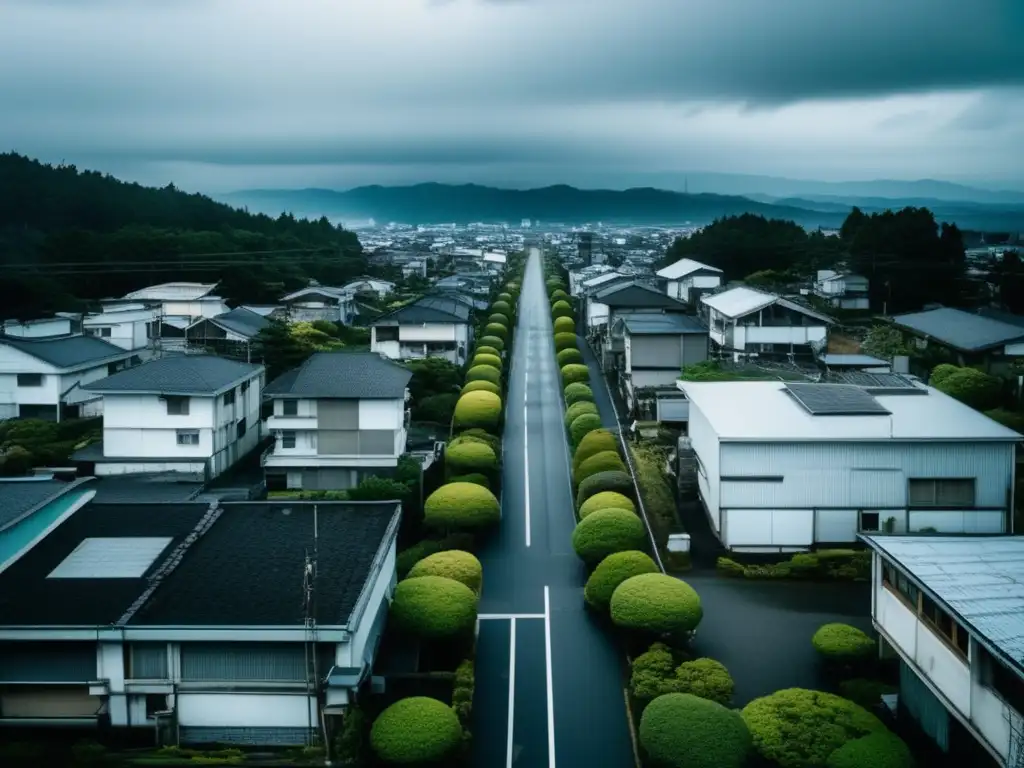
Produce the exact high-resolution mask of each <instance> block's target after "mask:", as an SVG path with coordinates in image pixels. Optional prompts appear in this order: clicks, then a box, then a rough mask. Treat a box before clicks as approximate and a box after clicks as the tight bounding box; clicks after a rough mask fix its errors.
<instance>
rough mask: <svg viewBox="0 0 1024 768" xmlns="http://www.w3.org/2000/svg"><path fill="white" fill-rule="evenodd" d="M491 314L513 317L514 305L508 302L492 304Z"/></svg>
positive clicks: (499, 301)
mask: <svg viewBox="0 0 1024 768" xmlns="http://www.w3.org/2000/svg"><path fill="white" fill-rule="evenodd" d="M491 314H492V315H493V314H498V315H504V316H505V317H512V305H511V304H510V303H508V302H507V301H501V300H498V301H496V302H494V303H493V304H491Z"/></svg>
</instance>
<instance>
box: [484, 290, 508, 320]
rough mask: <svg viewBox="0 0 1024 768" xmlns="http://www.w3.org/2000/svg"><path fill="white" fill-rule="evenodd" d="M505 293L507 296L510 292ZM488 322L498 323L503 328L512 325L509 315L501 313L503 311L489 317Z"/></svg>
mask: <svg viewBox="0 0 1024 768" xmlns="http://www.w3.org/2000/svg"><path fill="white" fill-rule="evenodd" d="M505 295H506V296H507V295H508V294H505ZM487 322H488V323H497V324H498V325H500V326H501V327H502V328H509V327H510V326H511V323H509V321H508V317H507V316H506V315H503V314H501V312H495V313H494V314H493V315H491V316H490V317H488V318H487Z"/></svg>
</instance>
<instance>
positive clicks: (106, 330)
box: [82, 303, 160, 359]
mask: <svg viewBox="0 0 1024 768" xmlns="http://www.w3.org/2000/svg"><path fill="white" fill-rule="evenodd" d="M82 329H83V331H84V333H85V335H86V336H95V337H96V338H100V339H103V340H105V341H109V342H110V343H111V344H114V345H116V346H118V347H121V348H122V349H130V350H133V351H135V352H137V353H138V354H139V356H140V357H141V358H143V359H145V358H147V357H151V356H152V355H153V354H155V353H156V352H157V347H158V342H159V339H160V310H159V308H157V307H152V306H146V305H144V304H142V303H134V304H120V305H110V306H109V307H107V308H105V309H104V310H103V311H102V312H94V313H90V314H88V315H86V316H85V317H84V318H83V319H82Z"/></svg>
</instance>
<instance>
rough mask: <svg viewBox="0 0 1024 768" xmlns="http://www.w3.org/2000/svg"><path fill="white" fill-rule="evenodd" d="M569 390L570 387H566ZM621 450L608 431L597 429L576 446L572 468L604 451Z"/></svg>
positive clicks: (573, 385)
mask: <svg viewBox="0 0 1024 768" xmlns="http://www.w3.org/2000/svg"><path fill="white" fill-rule="evenodd" d="M569 386H570V387H576V386H586V385H585V384H570V385H569ZM566 389H569V387H566ZM617 450H619V439H618V438H617V437H616V436H615V435H613V434H612V433H611V432H609V431H608V430H607V429H595V430H594V431H593V432H591V433H590V434H589V435H587V436H586V437H584V438H583V439H582V440H581V441H580V444H579V445H578V446H576V452H575V453H574V454H573V455H572V468H573V469H576V467H578V466H579V465H580V464H582V463H583V462H584V461H586V460H587V459H589V458H590V457H591V456H593V455H594V454H597V453H601V452H602V451H617Z"/></svg>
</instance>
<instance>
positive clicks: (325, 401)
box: [263, 352, 412, 490]
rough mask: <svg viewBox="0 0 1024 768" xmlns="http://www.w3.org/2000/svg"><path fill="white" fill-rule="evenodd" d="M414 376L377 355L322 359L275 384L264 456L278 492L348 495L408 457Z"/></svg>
mask: <svg viewBox="0 0 1024 768" xmlns="http://www.w3.org/2000/svg"><path fill="white" fill-rule="evenodd" d="M411 378H412V372H411V371H410V370H409V369H408V368H405V367H404V366H401V365H399V364H398V363H395V362H392V361H391V360H388V359H387V358H385V357H382V356H381V355H379V354H377V353H375V352H318V353H316V354H315V355H313V356H312V357H310V358H309V359H308V360H306V362H304V363H303V364H302V365H301V366H299V367H298V368H296V369H295V370H293V371H289V372H288V373H285V374H283V375H281V376H280V377H278V378H277V379H275V380H274V381H272V382H271V383H270V384H269V385H268V386H267V388H266V389H265V390H264V395H265V396H266V397H269V398H271V399H272V400H273V404H274V410H273V415H272V416H270V417H269V418H268V419H267V429H268V430H269V432H270V433H271V434H272V435H273V436H274V444H273V446H272V447H271V448H270V449H268V451H267V452H266V453H265V454H264V455H263V467H264V470H265V472H266V478H267V488H268V489H270V490H285V489H296V490H299V489H302V490H342V489H345V488H352V487H354V486H356V485H358V484H359V483H360V481H361V480H363V478H365V477H367V476H370V475H388V474H392V473H393V472H394V469H395V467H396V466H398V457H399V456H401V455H402V454H403V453H405V446H406V438H407V435H408V416H407V410H406V400H407V398H408V389H407V387H408V385H409V379H411Z"/></svg>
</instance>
